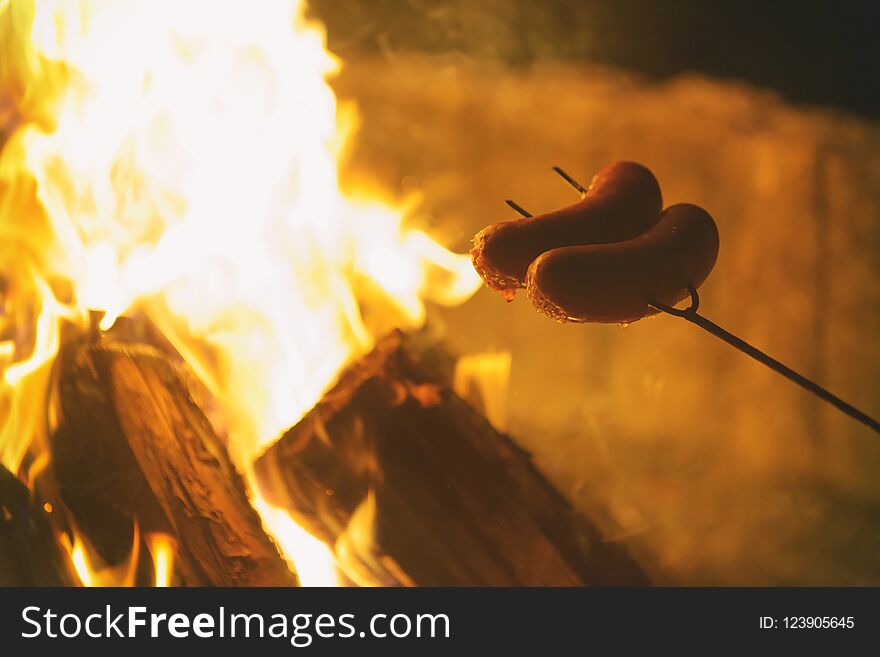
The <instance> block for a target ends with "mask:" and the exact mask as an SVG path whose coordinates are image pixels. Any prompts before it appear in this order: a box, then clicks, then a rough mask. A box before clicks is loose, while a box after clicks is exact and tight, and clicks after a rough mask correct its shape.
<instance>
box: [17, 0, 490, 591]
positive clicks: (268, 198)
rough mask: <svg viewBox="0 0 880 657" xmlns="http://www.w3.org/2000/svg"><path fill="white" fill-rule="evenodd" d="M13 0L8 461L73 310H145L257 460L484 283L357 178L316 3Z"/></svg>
mask: <svg viewBox="0 0 880 657" xmlns="http://www.w3.org/2000/svg"><path fill="white" fill-rule="evenodd" d="M0 12H2V13H0V39H2V41H0V48H2V50H0V82H2V88H0V92H2V94H3V95H2V96H0V134H2V133H5V134H6V135H7V142H6V144H5V146H4V147H3V150H2V152H0V238H2V239H0V295H2V297H3V298H2V301H3V304H4V308H5V311H4V314H3V315H2V316H0V342H2V344H3V345H4V346H3V348H2V349H0V365H2V366H3V369H4V372H3V374H4V377H3V381H2V387H0V422H2V427H0V459H2V462H3V463H4V464H5V465H6V466H7V467H10V468H11V469H13V470H16V469H17V468H18V467H19V466H20V465H21V463H22V459H23V458H24V455H25V454H26V452H27V450H28V449H30V450H31V451H32V452H38V451H39V450H40V449H42V445H43V443H44V438H45V437H44V436H43V435H42V434H43V432H44V428H43V426H44V425H45V422H44V421H43V420H41V418H44V417H45V412H44V411H43V413H42V414H41V412H40V409H41V405H44V404H45V401H44V400H45V386H46V381H47V365H50V364H51V362H52V360H53V358H54V356H55V354H56V353H57V351H58V348H59V323H60V321H61V320H62V319H66V320H68V321H78V322H81V323H83V322H85V321H86V317H87V311H88V310H89V309H96V310H103V311H105V312H106V315H105V317H104V319H103V322H102V327H103V328H105V329H106V328H108V327H109V326H111V325H112V323H113V322H114V321H115V319H116V318H117V317H118V316H119V315H120V314H121V313H124V312H126V311H127V310H130V309H132V308H133V307H134V306H137V307H138V308H139V309H140V310H142V311H144V312H145V313H146V315H147V316H148V317H149V318H150V319H151V320H152V321H153V322H154V323H155V324H156V325H157V326H158V327H159V328H160V329H161V330H162V331H163V332H164V334H165V335H166V337H167V338H168V339H169V340H170V341H171V342H172V343H173V344H174V346H175V347H176V348H177V349H178V351H180V353H181V354H182V355H183V356H184V357H185V358H186V359H187V361H188V363H189V364H190V365H191V366H192V367H193V368H194V370H195V371H196V373H197V374H198V375H199V376H200V378H201V379H202V380H203V381H204V383H205V385H206V386H207V388H208V389H209V390H210V391H211V393H212V394H213V395H214V396H215V397H216V400H217V402H218V403H217V404H216V407H217V408H218V409H220V410H219V411H218V414H217V415H216V416H214V417H212V418H211V419H212V420H213V421H214V423H215V426H216V427H217V428H218V430H221V431H222V432H224V433H225V434H226V435H227V436H228V439H229V446H230V452H231V455H232V457H233V459H234V461H235V462H236V464H237V465H238V467H239V469H240V470H241V471H243V472H246V473H250V472H251V464H252V462H253V460H254V458H255V457H256V456H257V455H258V453H259V452H260V451H261V450H262V449H264V448H265V447H266V446H267V445H269V444H271V442H272V441H274V440H275V439H276V438H277V437H278V435H279V434H280V432H282V431H283V430H284V429H286V428H287V427H289V426H291V425H292V424H294V423H295V422H296V421H297V420H298V419H299V418H300V417H302V415H303V413H304V412H305V411H306V410H308V409H309V408H310V407H311V406H312V405H313V404H314V403H315V402H316V401H317V400H318V399H319V397H320V395H321V393H322V391H323V390H325V389H326V388H327V386H328V385H329V384H330V383H332V381H333V378H334V377H335V375H336V374H337V373H338V372H339V370H340V369H341V368H342V367H343V366H344V365H345V364H346V363H347V362H348V361H350V360H351V359H352V358H353V357H355V356H357V355H359V354H361V353H363V352H365V351H366V350H367V349H369V348H370V347H371V346H372V343H373V339H374V336H375V335H377V334H378V333H380V332H384V331H386V330H388V329H389V328H391V327H393V326H402V327H413V326H417V325H418V324H420V323H421V322H423V321H424V316H425V307H424V301H425V300H431V301H434V302H437V303H443V304H453V303H458V302H461V301H463V300H465V299H466V298H467V297H469V296H470V294H472V293H473V292H474V291H475V290H476V288H477V287H478V284H479V281H478V279H477V277H476V274H475V273H474V272H473V269H472V268H471V266H470V262H469V259H468V258H467V257H466V256H460V255H455V254H452V253H450V252H449V251H447V250H446V249H444V248H443V247H441V246H440V245H439V244H437V243H436V242H435V241H433V240H432V239H431V238H430V237H428V235H426V234H425V233H424V232H421V231H419V230H416V229H414V228H412V227H408V226H407V225H406V222H405V220H404V219H405V214H406V209H405V208H395V207H392V206H391V205H389V204H388V203H386V202H383V201H381V200H380V197H379V196H378V195H376V194H375V193H370V194H367V195H365V197H364V198H361V199H358V200H353V199H351V198H348V197H346V196H345V195H343V194H342V193H341V191H340V189H339V185H338V179H337V160H338V158H339V156H340V155H341V154H342V152H343V150H344V147H345V143H346V139H347V137H348V136H349V135H350V134H351V133H352V132H353V130H354V129H355V127H356V123H357V116H356V113H355V112H352V111H349V112H337V106H336V99H335V97H334V94H333V92H332V90H331V89H330V87H329V86H328V84H327V81H326V79H327V77H328V76H330V75H332V74H334V73H335V72H336V71H337V70H338V68H339V62H338V61H337V60H336V59H335V58H334V57H333V56H332V55H331V54H330V53H328V51H327V49H326V46H325V41H326V39H325V34H324V32H323V28H322V27H321V26H319V25H317V24H315V23H312V22H309V21H307V20H306V19H305V18H304V16H303V6H302V3H301V2H299V1H297V0H260V1H259V2H253V3H241V2H238V1H237V0H212V2H204V1H203V0H152V1H151V2H142V1H140V0H40V2H38V3H34V2H33V1H32V0H12V2H8V3H5V4H2V5H0ZM0 139H2V137H0ZM365 199H366V200H365ZM4 280H5V281H6V284H5V285H4ZM4 317H6V318H11V319H8V321H6V322H5V324H4V319H3V318H4ZM365 318H369V319H365ZM10 327H11V328H10ZM7 333H9V334H8V335H7ZM9 341H12V342H11V344H12V345H13V346H5V345H7V344H8V343H9ZM250 476H251V475H250V474H248V477H250ZM252 488H253V487H252ZM254 503H255V505H256V507H257V509H258V511H259V512H260V513H261V515H262V518H263V521H264V523H265V525H266V526H267V529H269V531H270V532H272V533H273V534H274V535H275V537H276V539H277V542H278V544H279V545H280V546H282V548H283V549H284V551H285V553H286V555H287V557H288V558H290V559H292V560H293V561H294V562H295V563H296V564H297V566H298V569H299V571H300V574H301V577H302V579H303V581H305V582H319V583H329V582H330V581H332V580H333V568H332V563H333V560H332V557H331V555H330V552H329V549H328V548H327V547H326V546H323V545H320V544H317V543H316V541H314V539H312V538H311V537H309V536H308V535H307V534H305V532H303V531H302V530H301V529H299V528H298V527H296V525H294V524H293V523H292V522H291V521H290V519H289V517H288V516H287V515H286V514H285V513H283V512H280V511H278V510H275V509H272V508H271V507H270V506H269V505H268V504H267V503H266V502H265V501H263V500H259V499H257V500H254ZM73 550H74V556H75V560H77V559H78V560H79V561H80V564H81V565H82V566H87V565H88V564H86V563H85V562H84V561H83V559H84V558H85V552H83V551H82V550H79V551H77V546H76V545H74V546H73ZM92 579H94V578H92Z"/></svg>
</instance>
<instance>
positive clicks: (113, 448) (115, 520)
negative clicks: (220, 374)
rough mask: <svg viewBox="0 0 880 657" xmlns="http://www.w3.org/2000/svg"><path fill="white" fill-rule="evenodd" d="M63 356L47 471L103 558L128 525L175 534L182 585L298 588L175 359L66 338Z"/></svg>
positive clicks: (115, 559) (118, 548)
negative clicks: (49, 469) (69, 341)
mask: <svg viewBox="0 0 880 657" xmlns="http://www.w3.org/2000/svg"><path fill="white" fill-rule="evenodd" d="M59 363H60V365H59V373H58V386H57V392H56V400H55V406H56V408H57V415H58V425H57V429H56V430H55V432H54V434H53V436H52V440H51V447H52V459H53V467H54V470H55V473H56V477H57V480H58V485H59V489H60V493H61V496H62V498H63V500H64V502H65V504H66V506H67V507H68V508H69V510H70V511H71V513H72V514H73V516H74V519H75V522H76V526H77V527H78V529H79V530H80V531H82V532H83V533H84V534H85V536H86V537H87V538H88V539H89V541H90V543H91V544H92V545H93V546H94V548H95V549H96V551H97V552H98V554H99V556H100V557H101V558H103V559H104V560H105V561H106V562H107V563H110V564H114V563H119V562H121V561H122V560H123V559H124V558H125V557H126V556H127V555H128V553H129V551H130V549H131V541H132V528H133V525H134V523H135V521H136V522H137V523H138V526H139V529H140V532H141V534H146V533H150V532H162V533H166V534H169V535H171V536H172V537H173V538H174V539H175V542H176V546H177V549H176V553H175V562H174V568H175V573H176V576H177V582H178V583H180V584H183V585H189V586H294V585H296V584H297V577H296V575H295V574H293V573H292V572H291V571H290V570H289V568H288V567H287V565H286V563H285V561H284V559H283V558H282V557H281V556H280V555H279V553H278V550H277V549H276V547H275V545H274V543H273V542H272V540H271V539H270V538H269V537H268V536H267V535H266V533H265V532H264V530H263V527H262V525H261V523H260V518H259V516H258V515H257V513H256V512H255V511H254V509H253V507H252V506H251V505H250V503H249V501H248V499H247V496H246V494H245V489H244V485H243V482H242V480H241V477H240V475H239V474H238V472H236V470H235V468H234V466H233V465H232V463H231V462H230V460H229V456H228V454H227V452H226V449H225V447H224V446H223V444H222V443H221V441H220V440H219V439H218V437H217V436H216V434H215V433H214V431H213V429H212V428H211V425H210V423H209V422H208V420H207V418H206V417H205V415H204V413H203V412H202V411H201V410H200V408H199V407H198V406H197V405H196V403H195V402H194V401H193V400H192V398H191V396H190V394H189V391H188V389H187V386H186V385H185V384H184V382H183V379H182V377H181V374H180V371H179V368H178V367H175V366H173V365H171V364H170V363H169V360H168V358H167V357H166V356H165V355H163V354H162V353H161V352H159V351H158V350H156V349H154V348H153V347H150V346H145V345H138V344H126V343H122V342H119V341H114V340H113V339H111V338H108V337H107V336H103V337H102V338H100V339H98V340H95V339H88V340H85V341H83V342H81V343H79V344H69V345H67V346H66V347H65V348H64V349H63V350H62V354H61V357H60V360H59Z"/></svg>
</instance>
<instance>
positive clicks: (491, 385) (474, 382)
mask: <svg viewBox="0 0 880 657" xmlns="http://www.w3.org/2000/svg"><path fill="white" fill-rule="evenodd" d="M510 365H511V355H510V352H509V351H501V352H487V353H481V354H471V355H468V356H462V357H461V358H459V359H458V361H457V362H456V364H455V373H454V375H453V379H452V388H453V390H455V393H456V394H457V395H458V396H459V397H461V398H462V399H465V400H466V401H468V402H470V403H471V405H473V406H474V407H475V408H477V409H478V410H480V411H481V412H482V413H483V414H484V415H485V416H486V418H487V419H488V420H489V421H490V422H491V423H492V424H493V426H495V428H496V429H500V430H501V431H504V430H506V429H507V388H508V384H509V382H510Z"/></svg>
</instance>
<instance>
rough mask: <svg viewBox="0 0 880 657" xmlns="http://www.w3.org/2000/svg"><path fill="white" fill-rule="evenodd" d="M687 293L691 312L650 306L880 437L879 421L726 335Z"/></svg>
mask: <svg viewBox="0 0 880 657" xmlns="http://www.w3.org/2000/svg"><path fill="white" fill-rule="evenodd" d="M687 289H688V292H689V293H690V295H691V305H690V306H689V307H688V308H685V309H684V310H681V309H679V308H673V307H672V306H667V305H665V304H662V303H656V302H651V303H649V304H648V305H650V306H651V307H653V308H656V309H657V310H659V311H661V312H664V313H667V314H668V315H672V316H674V317H681V318H682V319H686V320H687V321H689V322H691V323H692V324H696V325H697V326H699V327H700V328H701V329H703V330H704V331H708V332H709V333H711V334H712V335H714V336H715V337H716V338H720V339H721V340H724V341H725V342H726V343H727V344H729V345H731V346H732V347H735V348H736V349H739V350H740V351H741V352H743V353H744V354H747V355H749V356H751V357H752V358H754V359H755V360H756V361H758V362H759V363H763V364H764V365H766V366H767V367H769V368H770V369H771V370H773V371H774V372H777V373H779V374H781V375H782V376H784V377H785V378H786V379H788V380H789V381H793V382H794V383H796V384H798V385H799V386H800V387H801V388H803V389H804V390H808V391H809V392H812V393H813V394H814V395H816V396H817V397H818V398H819V399H822V400H824V401H826V402H828V403H829V404H831V405H832V406H834V407H836V408H837V409H838V410H840V411H842V412H844V413H846V414H847V415H849V416H850V417H851V418H853V419H855V420H858V421H859V422H861V423H862V424H864V425H865V426H867V427H870V428H871V429H873V430H874V431H876V432H877V433H880V422H878V421H877V420H875V419H874V418H872V417H871V416H870V415H868V414H867V413H864V412H862V411H860V410H859V409H857V408H856V407H855V406H853V405H852V404H848V403H847V402H845V401H843V400H842V399H841V398H840V397H838V396H837V395H835V394H833V393H831V392H829V391H828V390H826V389H825V388H823V387H822V386H820V385H819V384H818V383H816V382H815V381H812V380H810V379H808V378H807V377H805V376H803V375H802V374H798V373H797V372H795V371H794V370H793V369H791V368H790V367H788V365H785V364H783V363H780V362H779V361H778V360H776V359H775V358H773V357H772V356H768V355H767V354H765V353H764V352H763V351H761V350H760V349H758V348H757V347H754V346H752V345H750V344H749V343H748V342H746V341H745V340H743V339H742V338H739V337H737V336H735V335H734V334H733V333H731V332H730V331H727V330H726V329H723V328H721V327H720V326H718V324H716V323H715V322H713V321H712V320H710V319H706V318H705V317H703V316H702V315H700V314H699V313H698V312H697V309H698V308H699V307H700V296H699V295H698V294H697V290H696V288H694V287H693V286H692V285H688V287H687Z"/></svg>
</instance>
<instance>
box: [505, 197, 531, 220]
mask: <svg viewBox="0 0 880 657" xmlns="http://www.w3.org/2000/svg"><path fill="white" fill-rule="evenodd" d="M504 202H505V203H507V205H509V206H510V207H512V208H513V209H514V210H516V211H517V212H518V213H520V214H521V215H522V216H523V217H525V218H526V219H528V218H529V217H531V216H532V213H531V212H529V211H528V210H526V209H525V208H524V207H523V206H521V205H520V204H519V203H517V202H516V201H511V200H510V199H507V200H506V201H504Z"/></svg>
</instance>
